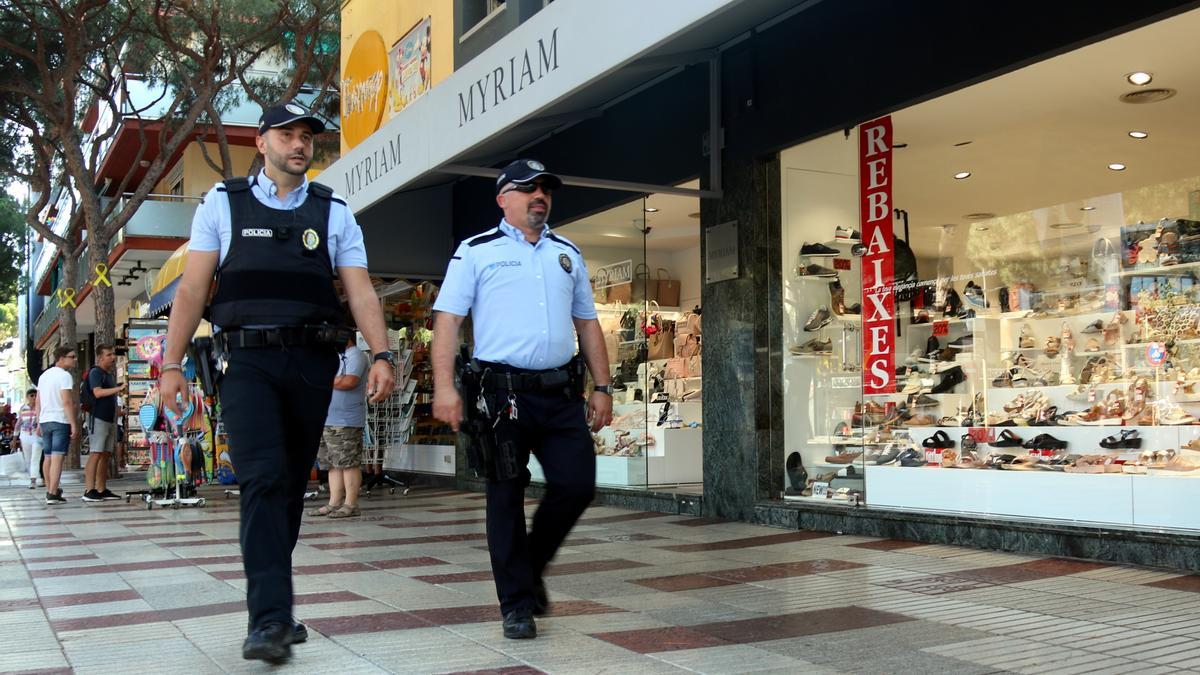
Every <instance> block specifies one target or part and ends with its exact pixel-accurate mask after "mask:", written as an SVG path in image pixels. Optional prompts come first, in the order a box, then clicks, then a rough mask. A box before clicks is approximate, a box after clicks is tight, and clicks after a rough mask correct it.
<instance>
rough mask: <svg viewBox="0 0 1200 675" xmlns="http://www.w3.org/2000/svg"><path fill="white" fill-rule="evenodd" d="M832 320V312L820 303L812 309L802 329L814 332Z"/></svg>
mask: <svg viewBox="0 0 1200 675" xmlns="http://www.w3.org/2000/svg"><path fill="white" fill-rule="evenodd" d="M832 321H833V313H832V312H830V311H829V308H828V307H826V306H824V305H821V306H820V307H818V308H816V309H814V310H813V312H812V314H809V315H808V323H805V324H804V330H806V331H808V332H810V333H811V332H814V331H818V330H821V329H822V328H824V327H825V326H828V325H829V324H830V322H832Z"/></svg>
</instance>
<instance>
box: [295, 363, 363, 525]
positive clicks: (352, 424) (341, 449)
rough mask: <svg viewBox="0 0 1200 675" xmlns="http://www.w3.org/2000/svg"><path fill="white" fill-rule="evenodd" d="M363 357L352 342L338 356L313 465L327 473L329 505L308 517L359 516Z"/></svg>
mask: <svg viewBox="0 0 1200 675" xmlns="http://www.w3.org/2000/svg"><path fill="white" fill-rule="evenodd" d="M367 369H368V364H367V356H366V354H364V353H363V351H362V350H361V349H359V348H358V346H357V345H356V344H355V341H354V340H353V339H351V340H350V342H349V344H347V345H346V349H345V350H344V351H343V352H342V362H341V365H339V366H338V372H337V376H336V377H335V378H334V380H333V398H332V399H330V401H329V413H328V415H326V417H325V432H324V434H322V436H321V447H320V449H319V450H318V451H317V461H318V462H319V463H320V466H321V468H322V469H326V470H328V471H329V503H328V504H326V505H324V506H322V507H320V508H316V509H313V510H311V511H309V512H308V515H310V516H328V517H330V518H349V517H351V516H357V515H359V510H358V489H359V488H360V487H362V453H363V426H364V425H365V424H366V422H367V406H366V393H365V391H364V388H365V385H366V382H367V379H366V373H367Z"/></svg>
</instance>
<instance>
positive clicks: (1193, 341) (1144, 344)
mask: <svg viewBox="0 0 1200 675" xmlns="http://www.w3.org/2000/svg"><path fill="white" fill-rule="evenodd" d="M1160 344H1161V343H1160ZM1175 344H1177V345H1195V344H1200V338H1185V339H1183V340H1175ZM1148 346H1150V343H1149V342H1127V343H1126V344H1125V346H1124V349H1132V348H1135V347H1136V348H1139V349H1145V348H1146V347H1148Z"/></svg>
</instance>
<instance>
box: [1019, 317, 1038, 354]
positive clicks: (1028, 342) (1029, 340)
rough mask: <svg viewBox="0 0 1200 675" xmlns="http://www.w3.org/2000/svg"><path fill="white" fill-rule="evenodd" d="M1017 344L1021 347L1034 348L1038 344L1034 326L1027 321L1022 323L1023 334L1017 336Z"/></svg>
mask: <svg viewBox="0 0 1200 675" xmlns="http://www.w3.org/2000/svg"><path fill="white" fill-rule="evenodd" d="M1017 346H1018V347H1019V348H1021V349H1033V348H1034V347H1035V346H1036V338H1034V336H1033V328H1031V327H1030V326H1029V324H1027V323H1026V324H1022V325H1021V335H1020V336H1019V337H1018V338H1017Z"/></svg>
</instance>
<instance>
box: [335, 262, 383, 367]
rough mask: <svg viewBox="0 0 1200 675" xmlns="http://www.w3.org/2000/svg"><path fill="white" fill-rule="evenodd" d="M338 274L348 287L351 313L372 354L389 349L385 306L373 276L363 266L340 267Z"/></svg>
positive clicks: (343, 284) (346, 287)
mask: <svg viewBox="0 0 1200 675" xmlns="http://www.w3.org/2000/svg"><path fill="white" fill-rule="evenodd" d="M338 276H339V277H340V278H341V280H342V286H344V287H345V289H346V297H347V299H348V300H349V301H350V314H352V315H353V316H354V323H355V324H356V325H357V326H358V330H359V332H361V333H362V334H363V339H364V340H366V341H367V346H368V347H370V348H371V353H372V354H378V353H379V352H386V351H387V350H388V342H387V326H386V325H385V324H384V322H383V308H382V306H380V304H379V296H377V295H375V288H374V287H373V286H372V285H371V278H370V276H368V275H367V270H366V268H363V267H339V268H338Z"/></svg>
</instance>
